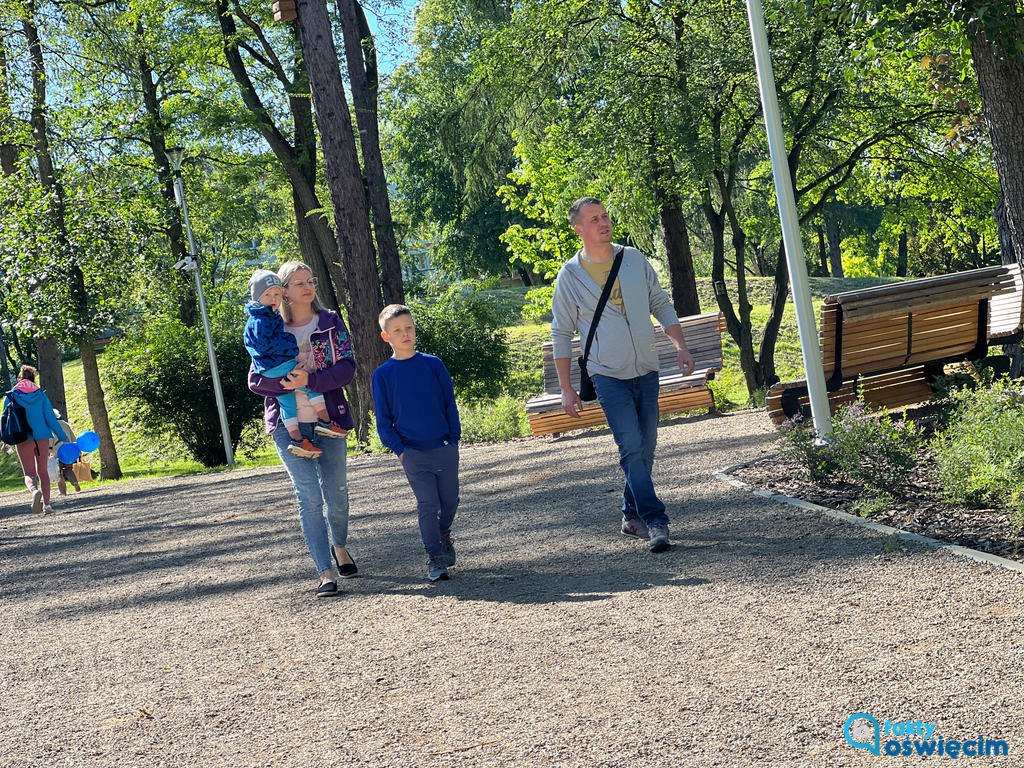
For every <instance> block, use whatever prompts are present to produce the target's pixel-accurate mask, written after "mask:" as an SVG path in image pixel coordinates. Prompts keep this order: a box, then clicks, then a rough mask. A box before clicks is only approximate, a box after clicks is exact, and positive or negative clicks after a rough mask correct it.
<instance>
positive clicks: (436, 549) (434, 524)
mask: <svg viewBox="0 0 1024 768" xmlns="http://www.w3.org/2000/svg"><path fill="white" fill-rule="evenodd" d="M402 469H404V470H405V476H406V477H407V478H408V479H409V485H410V486H411V487H412V492H413V495H414V496H415V497H416V514H417V515H418V517H419V521H420V538H421V539H423V548H424V549H425V550H427V556H428V557H429V558H430V559H431V560H436V559H440V558H441V557H442V556H443V555H444V551H443V550H442V549H441V537H442V536H447V535H448V533H449V531H450V530H451V527H452V521H453V520H454V519H455V510H456V509H458V508H459V444H458V443H449V444H448V445H442V446H441V447H440V448H434V449H433V450H430V451H417V450H416V449H415V448H406V449H405V453H403V454H402Z"/></svg>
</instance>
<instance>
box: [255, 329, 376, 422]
mask: <svg viewBox="0 0 1024 768" xmlns="http://www.w3.org/2000/svg"><path fill="white" fill-rule="evenodd" d="M309 346H310V349H311V350H312V351H313V362H314V368H315V370H312V371H310V372H309V382H308V383H307V384H306V386H307V387H308V388H309V389H310V390H312V391H313V392H321V393H323V396H324V401H325V403H326V404H327V413H328V414H330V417H331V419H333V421H334V423H335V424H337V425H338V426H339V427H341V428H342V429H353V428H354V427H355V422H354V421H353V420H352V413H351V411H350V409H349V407H348V401H347V400H346V399H345V390H344V387H345V386H347V385H348V383H349V382H350V381H352V378H353V377H354V376H355V375H356V361H355V357H354V356H353V354H352V341H351V339H349V335H348V328H347V327H345V321H344V320H342V319H341V317H339V316H338V314H337V313H335V312H332V311H331V310H329V309H321V310H320V316H319V321H318V322H317V326H316V330H315V331H313V333H312V334H310V337H309ZM249 389H250V390H252V391H253V392H255V393H256V394H257V395H263V397H264V403H263V421H264V423H265V424H266V427H267V434H271V433H273V431H274V430H275V429H277V422H278V419H279V418H280V406H278V403H277V398H278V396H279V395H283V394H285V393H286V392H290V391H292V390H288V389H285V388H284V387H282V386H281V379H279V378H267V377H265V376H262V375H261V374H259V373H257V372H256V371H255V370H253V369H252V368H251V367H250V368H249Z"/></svg>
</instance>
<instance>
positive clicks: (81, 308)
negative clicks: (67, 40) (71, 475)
mask: <svg viewBox="0 0 1024 768" xmlns="http://www.w3.org/2000/svg"><path fill="white" fill-rule="evenodd" d="M25 9H26V14H25V16H24V17H23V18H22V28H23V29H24V31H25V37H26V39H27V40H28V49H29V56H30V58H31V61H32V117H31V123H32V132H33V138H34V141H33V150H34V152H35V156H36V163H37V165H38V166H39V181H40V185H41V186H42V187H43V189H44V190H45V191H46V192H48V193H49V194H51V195H52V196H53V206H52V215H51V222H50V224H51V226H52V228H53V233H54V239H55V241H56V243H57V245H56V247H57V248H58V249H60V250H62V251H63V252H64V253H67V254H71V252H72V249H71V245H70V238H69V237H68V229H67V211H66V208H65V201H64V192H63V190H62V189H61V186H60V183H59V180H58V179H57V174H56V170H55V167H54V163H53V157H52V156H51V154H50V143H49V138H48V135H47V125H46V68H45V64H44V61H43V50H42V45H41V44H40V41H39V31H38V29H37V28H36V26H35V8H34V6H33V3H32V1H31V0H29V2H27V3H26V4H25ZM66 269H67V273H66V279H67V281H68V292H69V293H70V295H71V300H72V302H73V305H74V309H75V310H76V312H77V314H78V317H79V322H80V323H81V324H82V325H86V324H87V323H88V321H89V301H88V296H87V294H86V290H85V276H84V275H83V274H82V270H81V268H80V267H79V266H78V264H76V263H74V261H72V262H71V263H70V264H69V265H67V267H66ZM79 349H80V350H81V354H82V370H83V371H84V373H85V394H86V398H87V399H88V401H89V412H90V414H91V415H92V417H93V423H94V428H96V429H97V434H99V435H100V438H101V439H104V438H105V439H106V447H105V448H104V449H103V451H102V452H101V453H100V456H101V458H102V459H104V462H105V463H106V461H108V460H109V461H110V462H111V470H110V471H111V472H113V473H115V474H109V473H108V472H107V470H106V468H105V467H104V470H103V471H104V477H106V478H110V479H116V478H118V477H120V476H121V468H120V466H119V465H118V462H117V449H116V448H115V446H114V440H113V437H112V436H111V433H110V425H109V423H108V421H107V409H106V405H105V403H104V399H103V389H102V387H100V380H99V372H98V369H97V367H96V349H95V347H93V340H92V337H91V336H90V337H89V338H87V339H85V340H84V341H80V342H79ZM90 367H91V369H92V370H91V371H90ZM58 370H59V371H60V373H61V376H63V369H62V368H60V367H58ZM61 391H62V392H63V385H61ZM66 407H67V404H66V403H65V411H66ZM64 416H67V413H66V412H65V413H64ZM101 428H103V429H105V432H100V431H99V430H100V429H101Z"/></svg>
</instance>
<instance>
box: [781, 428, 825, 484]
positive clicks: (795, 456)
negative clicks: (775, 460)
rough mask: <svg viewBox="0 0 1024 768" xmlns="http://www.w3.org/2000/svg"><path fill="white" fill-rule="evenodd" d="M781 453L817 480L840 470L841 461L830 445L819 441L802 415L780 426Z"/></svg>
mask: <svg viewBox="0 0 1024 768" xmlns="http://www.w3.org/2000/svg"><path fill="white" fill-rule="evenodd" d="M779 432H780V433H781V434H780V437H779V453H780V454H781V455H782V456H783V457H784V458H787V459H789V460H791V461H794V462H796V463H797V464H799V465H800V466H801V467H803V468H804V470H805V471H806V472H807V476H808V477H809V478H810V479H811V480H813V481H815V482H818V481H821V480H828V479H829V478H831V477H833V476H834V475H836V474H837V473H838V471H839V461H838V459H837V457H836V453H835V450H834V449H833V448H832V446H830V445H822V444H819V443H818V440H817V436H816V435H815V433H814V429H813V428H812V427H811V426H810V424H809V422H804V421H803V419H802V418H801V417H800V416H797V417H795V418H793V419H788V420H787V421H786V422H785V423H783V425H782V426H781V427H779Z"/></svg>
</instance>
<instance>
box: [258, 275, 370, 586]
mask: <svg viewBox="0 0 1024 768" xmlns="http://www.w3.org/2000/svg"><path fill="white" fill-rule="evenodd" d="M277 276H278V277H279V278H280V279H281V290H282V293H283V294H284V302H283V303H282V304H281V315H282V316H283V317H284V323H285V330H286V331H287V332H288V333H290V334H292V335H293V336H294V337H295V342H296V344H297V346H298V348H299V354H298V356H297V357H296V360H297V361H298V363H299V366H297V367H295V368H294V369H293V370H292V371H291V373H289V374H288V375H287V376H285V377H284V378H268V377H266V376H264V375H262V374H260V373H257V372H256V371H255V370H254V369H253V368H250V369H249V389H251V390H252V391H253V392H255V393H256V394H257V395H263V397H264V421H265V422H266V427H267V433H268V434H271V435H273V436H274V446H275V447H276V448H277V455H278V456H280V457H281V462H282V463H283V464H284V467H285V469H286V470H287V471H288V476H289V477H290V478H291V480H292V486H293V487H294V488H295V495H296V497H297V499H298V502H299V525H300V527H301V528H302V536H303V538H304V539H305V540H306V546H307V547H308V548H309V554H310V556H312V558H313V564H314V565H315V566H316V570H317V573H318V574H319V576H320V581H319V584H318V586H317V590H316V596H317V597H331V596H334V595H337V594H339V592H338V579H339V578H342V579H347V578H351V577H353V576H355V575H356V573H357V572H358V568H356V564H355V561H354V560H353V559H352V556H351V555H349V553H348V550H347V549H346V548H345V545H346V541H347V538H348V480H347V477H346V460H347V456H348V445H347V443H346V441H345V440H338V439H336V438H333V437H327V436H325V435H323V434H320V433H318V432H317V430H316V426H317V421H318V418H317V413H316V410H315V409H314V407H313V406H312V405H311V404H310V402H309V397H308V395H307V394H306V392H305V390H309V391H311V392H316V393H319V394H322V395H323V398H324V401H325V403H326V406H327V413H328V414H329V416H330V419H331V420H332V421H333V422H334V423H335V424H337V425H338V426H339V427H341V428H342V429H346V430H349V429H352V428H353V427H354V426H355V424H354V423H353V421H352V414H351V413H350V412H349V407H348V402H346V400H345V392H344V387H345V386H346V385H347V384H348V383H349V382H350V381H352V377H353V376H355V372H356V362H355V359H354V358H353V355H352V343H351V342H350V341H349V336H348V329H347V328H346V327H345V322H344V321H343V320H342V319H341V318H340V317H339V316H338V315H337V314H336V313H334V312H332V311H331V310H329V309H323V308H322V307H321V306H320V305H319V303H318V302H317V300H316V280H314V279H313V272H312V270H310V268H309V267H307V266H306V265H305V264H303V263H301V262H298V261H289V262H287V263H285V264H284V265H283V266H282V267H281V268H280V269H279V270H278V271H277ZM288 393H292V394H294V395H295V400H296V409H297V413H298V424H299V430H300V432H301V438H302V439H303V440H308V441H309V442H311V443H312V444H313V446H314V447H315V448H316V449H317V450H318V451H319V454H318V455H317V457H315V458H303V457H301V456H294V455H292V453H290V452H289V450H288V446H290V445H291V444H292V440H291V438H290V436H289V434H288V429H287V428H286V427H285V426H284V424H283V420H282V419H281V413H280V405H279V403H278V398H279V397H280V396H281V395H284V394H288ZM325 514H326V518H325ZM332 558H333V562H332Z"/></svg>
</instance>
